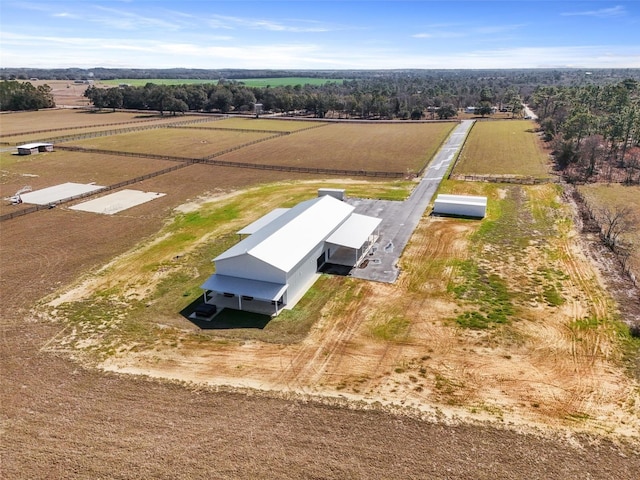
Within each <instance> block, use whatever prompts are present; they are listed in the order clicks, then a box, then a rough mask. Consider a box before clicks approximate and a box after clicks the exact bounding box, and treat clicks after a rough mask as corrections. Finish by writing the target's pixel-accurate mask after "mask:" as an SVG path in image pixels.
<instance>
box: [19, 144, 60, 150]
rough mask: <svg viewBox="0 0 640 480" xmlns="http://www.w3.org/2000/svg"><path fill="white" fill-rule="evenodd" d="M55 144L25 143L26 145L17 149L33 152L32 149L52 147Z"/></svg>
mask: <svg viewBox="0 0 640 480" xmlns="http://www.w3.org/2000/svg"><path fill="white" fill-rule="evenodd" d="M52 146H53V143H25V144H24V145H18V146H17V147H16V148H27V149H29V150H31V149H32V148H38V147H52Z"/></svg>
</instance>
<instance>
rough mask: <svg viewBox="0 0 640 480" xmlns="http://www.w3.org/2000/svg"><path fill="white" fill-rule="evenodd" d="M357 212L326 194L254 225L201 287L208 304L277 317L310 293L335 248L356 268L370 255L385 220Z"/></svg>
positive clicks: (278, 212) (278, 210) (262, 219)
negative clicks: (350, 256)
mask: <svg viewBox="0 0 640 480" xmlns="http://www.w3.org/2000/svg"><path fill="white" fill-rule="evenodd" d="M353 211H354V207H353V206H351V205H349V204H347V203H344V202H341V201H339V200H336V199H335V198H333V197H332V196H329V195H327V196H322V197H317V198H314V199H312V200H307V201H305V202H302V203H299V204H298V205H296V206H295V207H293V208H290V209H277V210H275V211H274V212H271V213H269V214H267V215H265V216H264V217H262V218H261V219H259V220H257V221H256V222H253V223H252V224H251V225H249V226H248V227H245V228H244V229H243V230H241V231H240V232H242V233H245V234H249V236H248V237H246V238H245V239H244V240H242V241H240V242H239V243H237V244H236V245H234V246H233V247H231V248H230V249H228V250H227V251H226V252H224V253H222V254H220V255H218V256H217V257H216V258H215V259H214V262H215V264H216V273H215V274H213V275H212V276H211V277H209V278H208V279H207V281H206V282H205V283H204V284H203V285H202V289H204V290H205V296H204V297H205V302H207V303H216V296H222V297H224V299H225V300H227V301H228V299H235V300H234V301H235V302H236V303H235V304H234V308H237V309H239V310H254V311H263V310H264V305H265V302H266V303H267V305H269V304H270V305H271V306H272V308H273V310H275V313H276V314H277V313H278V310H279V309H280V308H281V307H283V306H285V305H287V304H288V303H290V302H292V301H294V300H296V299H298V298H300V297H301V296H302V295H303V294H304V293H305V292H306V290H307V289H308V288H309V287H310V286H311V285H312V283H313V281H314V280H315V278H316V274H317V272H318V269H319V268H321V267H322V265H323V264H324V263H325V262H327V261H329V259H330V257H331V255H332V253H333V252H334V251H335V249H336V248H338V247H342V248H350V249H353V251H354V252H355V253H354V265H355V263H357V261H358V259H359V258H358V255H359V256H360V257H361V256H362V255H364V254H365V253H366V248H368V246H369V245H371V244H372V243H373V242H372V236H373V233H374V231H375V229H376V228H377V227H378V225H379V224H380V219H377V218H373V217H366V216H364V215H358V214H354V213H353ZM365 220H366V221H365ZM349 232H352V234H349ZM258 307H259V308H258Z"/></svg>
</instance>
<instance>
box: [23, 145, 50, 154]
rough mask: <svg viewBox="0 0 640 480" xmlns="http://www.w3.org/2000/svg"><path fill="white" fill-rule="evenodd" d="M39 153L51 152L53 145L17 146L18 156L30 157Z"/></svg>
mask: <svg viewBox="0 0 640 480" xmlns="http://www.w3.org/2000/svg"><path fill="white" fill-rule="evenodd" d="M39 152H53V143H25V144H24V145H18V154H19V155H31V154H35V153H39Z"/></svg>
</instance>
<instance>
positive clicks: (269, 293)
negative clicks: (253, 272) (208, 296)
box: [200, 273, 289, 300]
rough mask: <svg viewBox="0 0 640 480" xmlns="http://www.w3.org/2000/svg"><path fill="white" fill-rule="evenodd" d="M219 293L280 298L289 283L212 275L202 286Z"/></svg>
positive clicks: (204, 288)
mask: <svg viewBox="0 0 640 480" xmlns="http://www.w3.org/2000/svg"><path fill="white" fill-rule="evenodd" d="M200 288H202V289H203V290H211V291H213V292H218V293H233V294H234V295H238V296H240V295H244V296H246V297H253V298H256V299H258V300H279V299H280V297H282V295H283V294H284V292H286V291H287V288H289V285H288V284H280V283H272V282H263V281H260V280H251V279H248V278H239V277H231V276H229V275H219V274H217V273H216V274H213V275H211V276H210V277H209V278H208V279H207V281H206V282H204V283H203V284H202V286H201V287H200Z"/></svg>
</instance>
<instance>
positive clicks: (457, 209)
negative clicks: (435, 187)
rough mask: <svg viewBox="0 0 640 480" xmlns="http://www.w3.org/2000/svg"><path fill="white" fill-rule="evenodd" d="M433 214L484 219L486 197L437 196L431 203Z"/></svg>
mask: <svg viewBox="0 0 640 480" xmlns="http://www.w3.org/2000/svg"><path fill="white" fill-rule="evenodd" d="M433 213H434V214H436V215H454V216H460V217H474V218H484V217H485V216H486V214H487V197H478V196H472V195H445V194H439V195H438V196H437V197H436V200H435V202H434V203H433Z"/></svg>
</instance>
